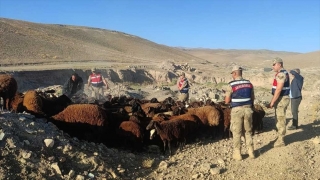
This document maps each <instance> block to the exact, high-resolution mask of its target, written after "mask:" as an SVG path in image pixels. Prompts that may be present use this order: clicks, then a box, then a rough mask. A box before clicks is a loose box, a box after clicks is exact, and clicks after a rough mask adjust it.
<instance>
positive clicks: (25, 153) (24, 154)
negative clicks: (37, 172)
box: [22, 151, 32, 159]
mask: <svg viewBox="0 0 320 180" xmlns="http://www.w3.org/2000/svg"><path fill="white" fill-rule="evenodd" d="M31 155H32V152H31V151H29V152H26V151H23V152H22V157H23V158H24V159H29V158H30V157H31Z"/></svg>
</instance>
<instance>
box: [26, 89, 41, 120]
mask: <svg viewBox="0 0 320 180" xmlns="http://www.w3.org/2000/svg"><path fill="white" fill-rule="evenodd" d="M22 105H23V109H24V110H25V111H26V112H28V113H30V114H33V115H35V116H36V117H44V116H45V114H44V113H43V111H42V100H41V97H40V96H39V95H38V93H37V92H36V91H35V90H29V91H27V92H26V93H25V95H24V98H23V103H22Z"/></svg>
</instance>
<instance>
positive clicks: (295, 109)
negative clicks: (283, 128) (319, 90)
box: [288, 69, 303, 130]
mask: <svg viewBox="0 0 320 180" xmlns="http://www.w3.org/2000/svg"><path fill="white" fill-rule="evenodd" d="M290 74H292V75H293V77H294V78H293V79H292V81H291V84H290V100H291V112H292V125H291V126H289V127H288V130H295V129H298V113H299V105H300V103H301V100H302V94H301V90H302V86H303V77H302V76H301V75H300V69H294V70H291V71H290Z"/></svg>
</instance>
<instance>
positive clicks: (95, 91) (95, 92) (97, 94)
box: [88, 68, 108, 101]
mask: <svg viewBox="0 0 320 180" xmlns="http://www.w3.org/2000/svg"><path fill="white" fill-rule="evenodd" d="M91 71H92V74H91V75H90V76H89V79H88V87H90V85H92V97H93V98H95V100H98V101H99V100H101V97H103V91H102V87H103V85H105V86H106V88H107V89H108V84H107V82H106V80H105V78H104V77H103V76H102V75H101V73H98V72H97V70H96V68H92V69H91Z"/></svg>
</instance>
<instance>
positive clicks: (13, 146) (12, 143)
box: [7, 138, 17, 149]
mask: <svg viewBox="0 0 320 180" xmlns="http://www.w3.org/2000/svg"><path fill="white" fill-rule="evenodd" d="M7 144H8V146H9V148H10V149H13V148H16V147H17V146H16V145H15V142H14V141H13V139H12V138H7Z"/></svg>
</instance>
